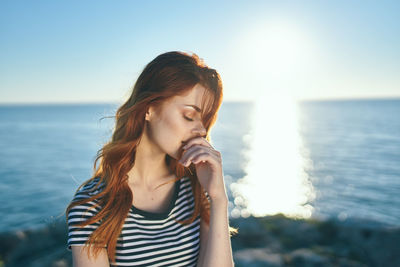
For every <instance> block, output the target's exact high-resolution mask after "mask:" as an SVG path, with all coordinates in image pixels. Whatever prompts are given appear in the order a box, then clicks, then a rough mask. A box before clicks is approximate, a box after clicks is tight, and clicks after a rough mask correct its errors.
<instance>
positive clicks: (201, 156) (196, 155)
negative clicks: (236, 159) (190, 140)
mask: <svg viewBox="0 0 400 267" xmlns="http://www.w3.org/2000/svg"><path fill="white" fill-rule="evenodd" d="M201 160H204V161H208V162H214V161H215V162H216V163H219V162H221V161H220V159H219V154H218V153H212V152H210V150H203V151H202V150H199V151H196V152H192V153H191V154H190V155H188V157H187V158H186V159H185V160H183V161H182V165H184V166H186V167H188V166H189V165H190V164H191V163H192V162H193V163H196V164H197V163H199V162H200V161H201Z"/></svg>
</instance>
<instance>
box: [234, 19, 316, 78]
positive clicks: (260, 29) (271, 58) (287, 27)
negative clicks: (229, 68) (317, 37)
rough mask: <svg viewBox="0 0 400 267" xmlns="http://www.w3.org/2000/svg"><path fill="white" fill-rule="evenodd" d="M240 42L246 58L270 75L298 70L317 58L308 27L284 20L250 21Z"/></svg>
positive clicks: (240, 49)
mask: <svg viewBox="0 0 400 267" xmlns="http://www.w3.org/2000/svg"><path fill="white" fill-rule="evenodd" d="M237 46H238V54H240V55H241V59H242V61H243V62H246V63H247V64H248V65H251V66H254V67H253V68H252V69H253V70H256V71H258V72H260V73H263V74H267V75H268V76H270V77H271V76H277V77H279V78H282V77H283V76H287V75H293V74H296V73H298V72H299V71H300V72H301V71H302V70H304V69H307V68H309V67H310V65H311V64H312V63H313V61H314V59H313V58H314V54H313V49H314V48H313V47H312V41H311V38H310V37H309V36H308V34H307V33H306V31H305V30H304V29H301V28H300V27H299V26H297V25H296V24H293V23H289V22H284V21H269V22H257V23H253V24H251V26H250V27H249V28H248V29H247V30H246V31H245V32H243V33H241V34H240V40H238V43H237Z"/></svg>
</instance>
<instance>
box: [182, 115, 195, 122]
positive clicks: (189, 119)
mask: <svg viewBox="0 0 400 267" xmlns="http://www.w3.org/2000/svg"><path fill="white" fill-rule="evenodd" d="M183 117H184V118H185V119H186V120H188V121H193V119H191V118H188V117H186V116H183Z"/></svg>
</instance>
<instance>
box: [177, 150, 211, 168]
mask: <svg viewBox="0 0 400 267" xmlns="http://www.w3.org/2000/svg"><path fill="white" fill-rule="evenodd" d="M205 149H209V148H206V147H205V146H192V147H190V148H188V149H186V150H184V151H183V153H182V156H181V158H180V160H179V163H181V164H182V163H183V162H185V161H187V159H188V158H189V157H191V156H193V154H196V153H199V152H204V151H205Z"/></svg>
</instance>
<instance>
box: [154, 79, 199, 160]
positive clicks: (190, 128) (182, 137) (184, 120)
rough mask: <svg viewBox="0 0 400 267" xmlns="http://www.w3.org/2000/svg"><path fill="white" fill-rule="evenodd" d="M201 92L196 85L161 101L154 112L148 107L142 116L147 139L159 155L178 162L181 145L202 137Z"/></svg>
mask: <svg viewBox="0 0 400 267" xmlns="http://www.w3.org/2000/svg"><path fill="white" fill-rule="evenodd" d="M205 90H207V89H206V88H204V87H203V86H202V85H200V84H196V85H195V86H194V87H193V88H192V89H190V90H189V91H188V92H187V93H185V95H182V96H174V97H172V98H170V99H168V100H167V101H164V102H163V104H162V105H161V106H160V107H159V108H158V109H154V108H153V107H150V108H149V110H148V113H146V121H147V134H148V138H149V140H150V141H151V142H153V143H154V144H155V145H156V146H158V147H159V148H160V150H161V151H162V152H163V153H166V154H168V155H170V156H171V157H173V158H175V159H179V158H180V156H181V152H182V150H181V149H182V146H183V145H184V142H187V141H188V140H189V139H191V138H193V137H197V136H205V135H206V129H205V128H204V125H203V123H202V121H201V112H200V111H201V110H200V109H201V108H202V107H201V103H202V97H203V94H204V91H205Z"/></svg>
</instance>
